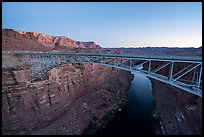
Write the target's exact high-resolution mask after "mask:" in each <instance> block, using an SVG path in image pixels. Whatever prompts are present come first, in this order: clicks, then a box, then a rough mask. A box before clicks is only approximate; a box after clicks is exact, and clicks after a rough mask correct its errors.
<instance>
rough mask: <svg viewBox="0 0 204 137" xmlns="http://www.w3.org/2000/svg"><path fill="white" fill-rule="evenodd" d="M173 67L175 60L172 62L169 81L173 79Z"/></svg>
mask: <svg viewBox="0 0 204 137" xmlns="http://www.w3.org/2000/svg"><path fill="white" fill-rule="evenodd" d="M173 69H174V62H171V64H170V69H169V81H172V75H173Z"/></svg>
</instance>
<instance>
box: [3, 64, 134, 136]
mask: <svg viewBox="0 0 204 137" xmlns="http://www.w3.org/2000/svg"><path fill="white" fill-rule="evenodd" d="M2 75H3V77H2V86H3V87H2V131H3V134H30V133H33V134H82V133H83V131H84V130H85V129H86V128H87V127H88V126H89V124H90V123H91V122H92V123H95V124H96V125H98V127H100V126H103V124H106V123H103V121H102V118H103V117H104V116H105V115H106V114H108V113H114V111H116V110H118V109H119V107H120V106H121V105H123V104H125V103H126V101H127V91H128V88H129V86H130V83H131V81H132V79H133V76H132V75H131V74H130V72H126V71H123V70H118V69H113V68H111V67H103V66H97V65H77V64H76V65H61V66H59V67H57V68H54V69H52V70H50V71H49V72H48V73H47V74H46V76H45V78H44V80H42V81H36V82H34V83H30V82H29V80H30V70H29V67H28V66H26V65H24V66H21V67H17V68H15V67H14V68H2ZM61 117H63V119H62V121H61V122H58V124H55V126H54V127H53V126H52V128H47V129H46V130H44V131H38V129H40V128H46V127H47V126H48V127H49V125H50V123H52V122H56V121H57V120H56V119H60V118H61ZM65 121H66V122H65ZM63 122H65V123H63ZM63 124H64V125H63ZM65 124H67V125H65ZM33 131H34V132H33Z"/></svg>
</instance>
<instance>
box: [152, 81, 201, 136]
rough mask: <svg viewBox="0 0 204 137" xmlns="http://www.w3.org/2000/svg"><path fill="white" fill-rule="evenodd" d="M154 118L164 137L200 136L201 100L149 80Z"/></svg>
mask: <svg viewBox="0 0 204 137" xmlns="http://www.w3.org/2000/svg"><path fill="white" fill-rule="evenodd" d="M151 81H152V85H153V96H154V106H155V116H156V118H157V119H158V120H159V121H160V124H161V129H162V132H163V134H164V135H202V98H201V97H198V96H196V95H193V94H191V93H188V92H186V91H183V90H180V89H178V88H176V87H173V86H170V85H168V84H165V83H162V82H159V81H156V80H151Z"/></svg>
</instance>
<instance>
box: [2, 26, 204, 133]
mask: <svg viewBox="0 0 204 137" xmlns="http://www.w3.org/2000/svg"><path fill="white" fill-rule="evenodd" d="M2 32H3V33H2V51H3V54H2V132H3V134H4V135H13V134H15V135H16V134H17V135H24V134H32V135H36V134H37V135H38V134H43V135H47V134H48V135H53V134H54V135H59V134H60V135H80V134H95V133H96V132H97V131H98V130H100V129H101V128H104V127H105V126H106V125H107V124H108V122H109V121H110V120H111V119H112V118H113V117H114V114H115V113H117V112H119V111H121V108H122V107H123V106H124V105H125V104H126V103H127V102H128V100H127V99H128V98H127V96H128V94H127V92H128V89H129V87H130V85H131V81H132V80H133V75H132V74H131V73H130V72H127V71H124V70H119V69H115V68H111V67H104V66H99V65H91V64H86V65H81V64H64V65H60V66H58V67H56V68H53V69H51V70H49V71H48V72H47V73H46V74H45V76H44V79H42V80H36V81H34V82H31V77H30V73H31V70H30V67H29V65H28V64H25V63H23V62H22V61H21V60H20V59H19V58H18V57H17V56H15V55H14V54H13V51H16V50H29V51H56V52H88V53H90V52H94V53H107V52H110V53H117V54H120V53H122V52H125V51H124V50H122V51H120V49H116V51H113V50H110V49H107V50H106V49H103V48H101V47H100V46H99V45H97V44H96V43H95V42H81V41H74V40H72V39H70V38H67V37H64V36H50V35H47V34H44V33H38V32H24V31H17V30H12V29H4V30H3V31H2ZM201 49H202V47H201V48H199V49H198V50H197V49H196V50H195V49H190V50H192V51H193V52H192V54H191V55H195V54H196V55H199V56H200V55H202V51H201ZM7 50H9V54H7V53H6V54H5V53H4V51H7ZM130 50H131V49H130ZM140 50H142V49H139V51H138V52H140ZM146 50H148V52H146V53H145V54H148V53H149V50H150V51H151V52H152V50H153V49H149V48H147V49H146ZM163 50H164V51H168V49H163ZM175 50H177V51H178V49H175ZM180 51H182V49H179V51H178V54H179V52H180ZM185 51H186V50H185ZM157 52H159V50H157ZM157 52H156V53H157ZM165 53H166V52H165ZM185 54H189V50H188V51H186V52H185ZM159 65H161V64H159V63H158V62H156V63H155V64H154V66H153V68H152V69H155V68H157V67H158V66H159ZM176 65H177V68H180V67H183V65H182V64H176ZM144 67H148V66H145V65H144ZM178 70H179V69H175V70H174V71H176V72H177V71H178ZM160 74H163V75H168V74H169V73H168V67H167V68H165V69H162V71H161V72H160ZM151 82H152V94H153V98H154V100H153V103H154V107H155V111H154V113H153V118H154V119H155V120H156V121H158V122H159V123H160V126H161V133H159V134H164V135H200V134H202V98H200V97H197V96H195V95H192V94H190V93H187V92H185V91H182V90H180V89H177V88H175V87H172V86H170V85H168V84H164V83H162V82H159V81H156V80H153V79H151ZM135 134H137V133H135Z"/></svg>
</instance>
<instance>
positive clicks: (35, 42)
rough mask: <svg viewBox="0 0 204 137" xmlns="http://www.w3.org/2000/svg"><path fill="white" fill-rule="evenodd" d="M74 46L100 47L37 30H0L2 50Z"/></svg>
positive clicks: (68, 47) (51, 48) (47, 49)
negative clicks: (0, 33) (0, 31)
mask: <svg viewBox="0 0 204 137" xmlns="http://www.w3.org/2000/svg"><path fill="white" fill-rule="evenodd" d="M75 48H101V47H100V46H99V45H96V43H95V42H80V41H74V40H72V39H70V38H68V37H65V36H50V35H47V34H44V33H38V32H25V31H20V30H12V29H3V30H2V49H3V50H39V51H49V50H53V49H54V50H58V49H75Z"/></svg>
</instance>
